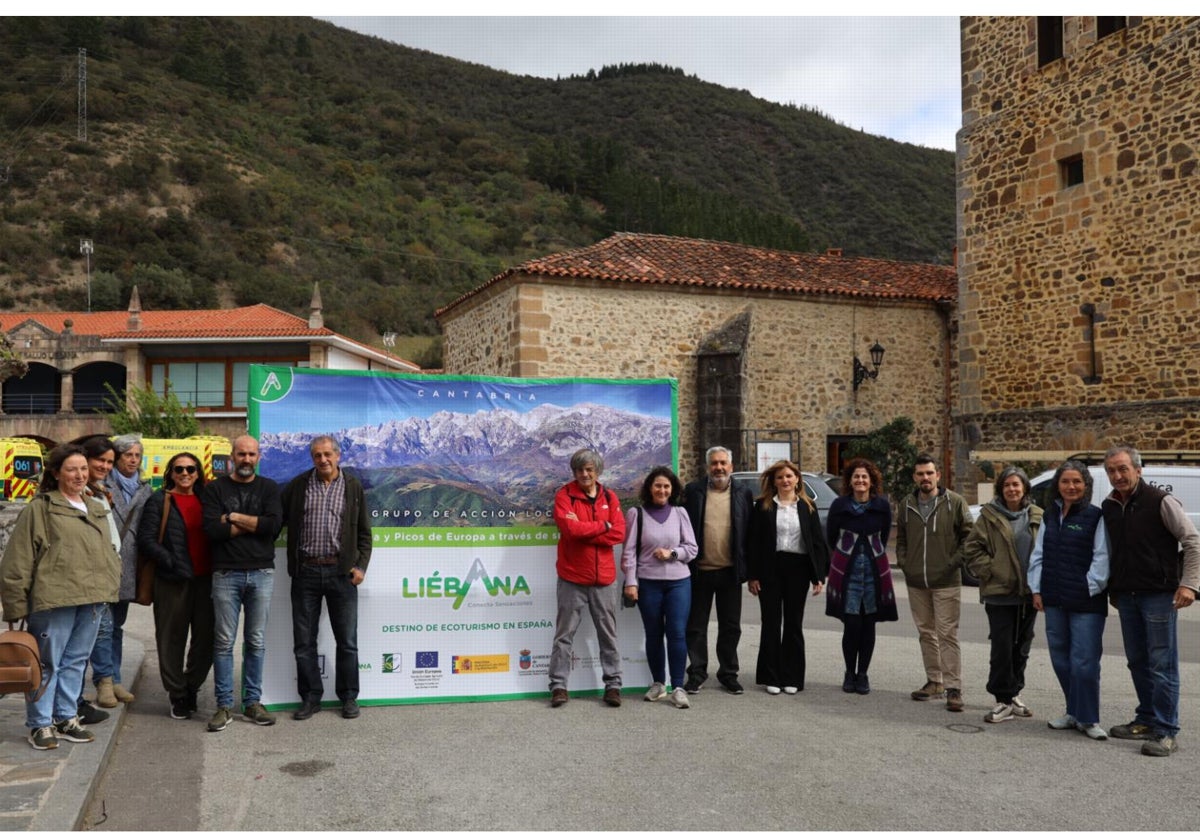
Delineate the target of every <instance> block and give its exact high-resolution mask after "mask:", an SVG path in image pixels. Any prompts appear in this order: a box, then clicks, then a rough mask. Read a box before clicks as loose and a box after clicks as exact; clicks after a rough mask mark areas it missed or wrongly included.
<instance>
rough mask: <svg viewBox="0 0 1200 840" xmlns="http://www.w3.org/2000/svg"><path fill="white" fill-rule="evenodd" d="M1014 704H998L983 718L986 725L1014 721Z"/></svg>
mask: <svg viewBox="0 0 1200 840" xmlns="http://www.w3.org/2000/svg"><path fill="white" fill-rule="evenodd" d="M1013 714H1014V712H1013V704H1012V703H997V704H996V705H995V706H994V707H993V708H992V710H991V711H990V712H988V713H987V714H986V715H984V716H983V721H984V723H1003V722H1004V721H1006V720H1012V719H1013Z"/></svg>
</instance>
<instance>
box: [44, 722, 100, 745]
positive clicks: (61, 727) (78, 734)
mask: <svg viewBox="0 0 1200 840" xmlns="http://www.w3.org/2000/svg"><path fill="white" fill-rule="evenodd" d="M54 732H55V734H56V735H57V736H58V737H59V738H62V739H63V740H64V741H70V742H72V743H74V744H90V743H91V742H92V741H95V740H96V736H95V735H93V734H92V733H91V730H88V729H84V728H83V725H82V724H80V723H79V718H77V717H73V718H71V719H70V720H61V721H59V722H58V723H56V724H54Z"/></svg>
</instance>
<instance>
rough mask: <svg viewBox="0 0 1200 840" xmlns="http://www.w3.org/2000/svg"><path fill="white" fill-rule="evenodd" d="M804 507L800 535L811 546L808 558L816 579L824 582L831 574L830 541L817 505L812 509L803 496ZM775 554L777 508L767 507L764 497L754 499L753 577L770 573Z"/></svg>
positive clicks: (799, 503) (752, 529)
mask: <svg viewBox="0 0 1200 840" xmlns="http://www.w3.org/2000/svg"><path fill="white" fill-rule="evenodd" d="M798 505H799V511H800V535H801V536H802V537H804V545H805V546H807V547H808V558H809V560H810V562H811V563H812V571H813V574H814V575H815V577H814V578H813V580H812V582H813V583H824V582H825V576H826V575H827V574H829V543H828V542H827V541H826V539H825V529H824V528H822V527H821V518H820V517H819V516H818V515H817V509H816V507H813V509H812V510H809V509H808V505H806V504H804V501H803V500H801V501H799V502H798ZM774 556H775V508H774V507H772V508H771V509H770V510H765V509H764V508H763V504H762V500H761V499H759V500H757V501H755V502H754V512H753V513H752V514H750V564H749V565H750V568H749V574H750V580H762V579H763V578H764V577H769V576H770V575H769V570H770V568H771V567H770V565H769V564H770V561H771V558H773V557H774Z"/></svg>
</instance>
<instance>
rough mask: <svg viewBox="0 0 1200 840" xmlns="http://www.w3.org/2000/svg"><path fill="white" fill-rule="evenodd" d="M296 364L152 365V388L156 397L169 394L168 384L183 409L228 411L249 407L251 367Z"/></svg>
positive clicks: (178, 362)
mask: <svg viewBox="0 0 1200 840" xmlns="http://www.w3.org/2000/svg"><path fill="white" fill-rule="evenodd" d="M252 364H272V365H292V366H295V365H296V364H297V362H296V360H295V359H269V360H264V359H255V360H253V361H234V360H232V359H216V360H213V361H192V360H182V359H180V360H174V359H172V360H170V361H161V362H159V361H155V362H151V363H150V387H151V388H153V389H154V392H155V393H157V394H163V395H165V394H166V382H167V381H168V380H170V382H171V390H172V391H173V392H174V393H175V396H177V397H178V398H179V401H180V402H181V403H183V404H184V405H187V404H188V403H191V404H192V405H193V406H195V407H196V408H199V409H206V408H207V409H215V410H218V411H221V410H224V411H229V410H233V409H240V408H245V407H246V388H247V387H248V385H249V379H250V365H252Z"/></svg>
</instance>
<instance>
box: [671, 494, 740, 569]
mask: <svg viewBox="0 0 1200 840" xmlns="http://www.w3.org/2000/svg"><path fill="white" fill-rule="evenodd" d="M729 492H730V493H732V494H733V495H732V496H730V498H729V520H730V535H729V537H730V540H729V557H730V559H731V560H732V561H733V567H734V569H736V570H737V579H738V583H745V582H746V572H747V568H746V549H747V545H748V541H749V537H750V509H751V508H752V507H753V506H754V496H753V495H752V494H751V493H750V490H749V489H748V488H746V487H739V486H738V485H737V484H735V483H734V482H733V481H732V480H730V482H729ZM707 499H708V479H707V478H702V479H700V480H699V481H693V482H692V483H691V484H689V485H688V486H687V487H685V488H683V509H684V510H686V511H687V514H688V518H689V519H691V520H692V531H694V532H695V534H696V545H697V546H699V549H700V550H699V551H697V552H696V559H695V560H693V561H692V562H691V563H689V564H688V565H689V566H690V567H691V570H692V574H695V573H696V568H697V566H696V564H697V563H698V562H699V561H700V558H701V557H703V556H704V505H705V503H706V501H707Z"/></svg>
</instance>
